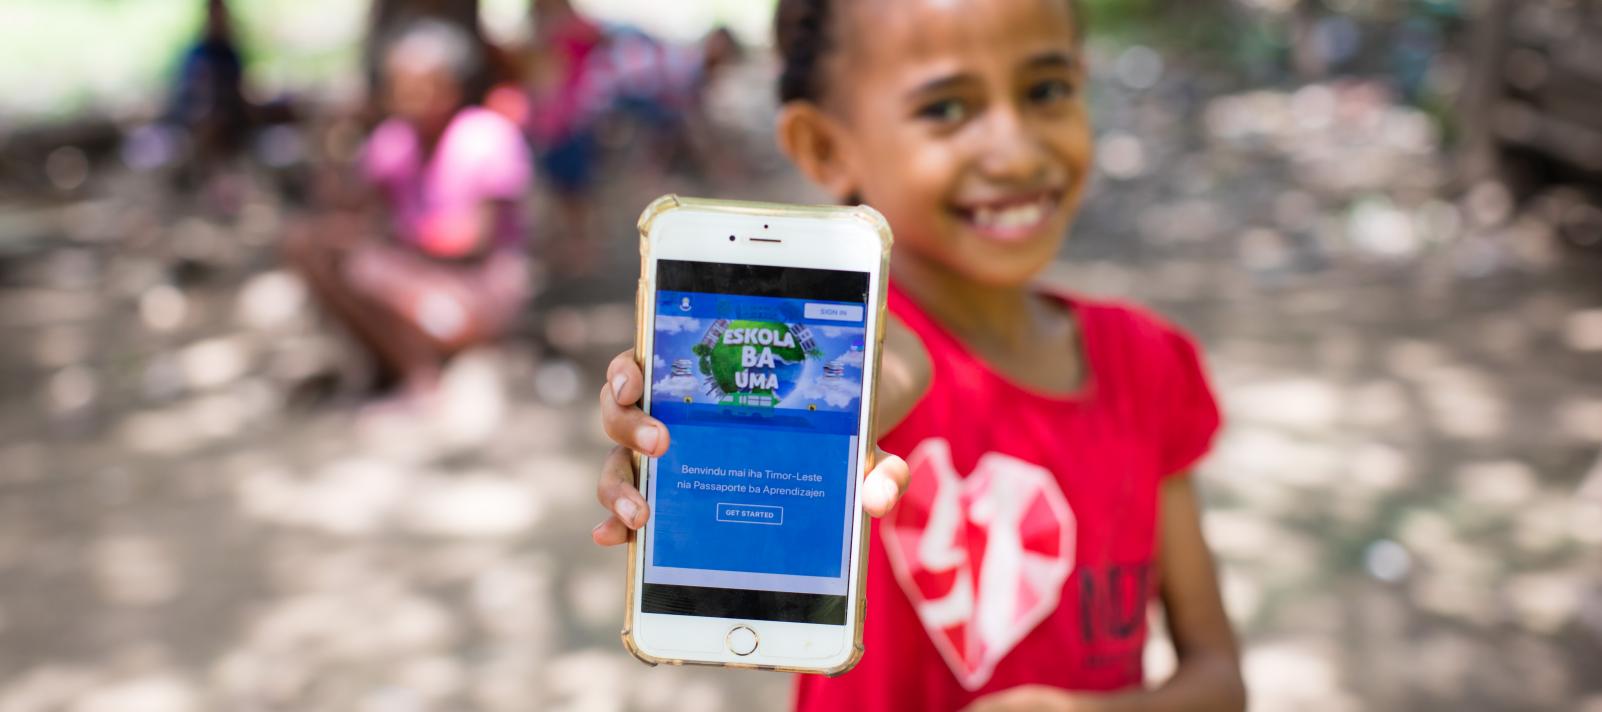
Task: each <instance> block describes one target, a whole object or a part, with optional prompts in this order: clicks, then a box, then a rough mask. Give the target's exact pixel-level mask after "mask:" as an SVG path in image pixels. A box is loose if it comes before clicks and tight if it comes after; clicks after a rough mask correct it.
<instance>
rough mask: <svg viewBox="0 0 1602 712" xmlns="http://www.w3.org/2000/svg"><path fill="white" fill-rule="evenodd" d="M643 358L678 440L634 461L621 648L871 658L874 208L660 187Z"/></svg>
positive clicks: (760, 661)
mask: <svg viewBox="0 0 1602 712" xmlns="http://www.w3.org/2000/svg"><path fill="white" fill-rule="evenodd" d="M639 225H640V255H641V264H640V275H641V277H640V286H639V295H638V302H637V323H638V324H639V326H640V330H639V332H638V334H637V341H636V344H637V345H636V348H635V356H636V358H637V359H638V360H639V363H640V367H641V368H642V369H643V370H644V372H645V378H646V384H647V385H646V391H645V397H644V406H643V407H644V408H645V410H646V411H647V412H648V413H650V414H651V415H652V416H654V417H656V418H657V419H658V420H661V421H662V422H663V423H664V424H666V426H667V428H668V432H669V435H670V443H669V446H668V449H667V451H666V452H665V453H664V454H662V455H661V456H659V457H655V458H646V457H640V458H639V461H638V462H637V463H636V464H637V465H638V472H639V476H640V481H639V483H638V484H639V487H640V492H641V493H642V494H643V495H644V496H645V499H646V501H647V502H648V503H649V504H650V507H651V517H650V519H649V520H648V521H647V523H646V525H645V526H644V527H642V528H641V529H640V530H639V531H638V532H636V533H635V537H634V539H633V541H632V542H631V544H630V547H629V585H628V612H627V615H626V619H625V625H624V630H623V641H624V645H625V646H627V647H628V649H629V651H630V652H632V653H633V654H634V655H635V657H637V658H639V659H641V660H643V661H645V662H648V663H652V664H655V663H670V664H705V665H719V666H726V667H741V668H756V669H770V670H784V671H790V672H812V673H824V674H839V673H842V672H845V671H846V670H849V669H850V668H851V666H853V665H855V664H856V661H857V660H858V659H859V658H860V657H861V655H862V616H863V606H862V602H863V591H864V586H863V578H864V575H865V573H866V563H867V546H866V536H867V532H868V529H867V526H866V524H867V519H866V517H865V516H864V515H863V514H862V506H861V502H860V491H859V490H860V488H859V487H858V485H859V483H860V481H861V478H862V475H863V473H864V472H866V471H867V469H868V468H870V467H871V465H872V455H873V453H874V447H873V445H874V443H873V434H872V432H871V428H872V423H873V409H874V398H873V394H874V390H875V389H874V386H875V379H876V376H877V372H878V364H879V353H880V350H881V345H882V343H883V334H884V303H885V279H886V267H887V265H888V262H889V254H890V242H891V235H890V229H889V226H888V224H887V223H886V222H885V220H884V218H883V217H882V216H880V215H879V213H877V212H875V211H874V210H872V209H871V208H867V207H856V208H845V207H838V206H819V207H809V206H794V205H776V204H762V203H743V202H732V201H715V200H698V199H693V198H680V197H676V196H664V197H662V198H659V199H657V200H656V201H655V202H654V203H652V204H651V206H650V207H648V208H646V210H645V212H644V213H643V214H642V215H641V217H640V223H639Z"/></svg>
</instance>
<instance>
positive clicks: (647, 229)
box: [622, 195, 893, 676]
mask: <svg viewBox="0 0 1602 712" xmlns="http://www.w3.org/2000/svg"><path fill="white" fill-rule="evenodd" d="M674 210H696V211H699V212H723V213H731V214H737V215H761V216H773V217H778V218H797V217H800V218H820V219H830V220H833V219H838V218H840V217H842V216H846V217H850V218H852V219H858V220H862V221H863V222H864V223H866V224H867V225H868V226H870V227H871V228H872V229H873V231H874V233H875V234H877V235H878V236H879V244H880V247H881V257H880V264H879V273H880V275H881V278H880V279H879V280H878V288H877V290H876V292H875V293H874V294H871V295H869V300H870V303H871V304H872V305H873V308H874V309H875V310H877V313H878V319H877V322H876V323H877V324H878V328H877V333H876V334H875V340H876V346H875V348H874V358H873V364H872V368H873V371H874V373H875V374H877V373H878V371H879V364H880V361H881V358H880V357H881V356H882V354H883V351H884V324H885V297H886V294H887V287H886V284H887V283H888V275H889V266H890V247H891V243H892V242H893V238H892V236H891V233H890V224H889V223H888V222H886V221H885V219H884V216H883V215H880V214H879V211H877V210H874V209H873V208H870V207H868V206H866V205H858V206H855V207H848V206H838V205H790V204H785V203H758V202H748V201H736V200H714V199H707V198H685V197H680V196H677V195H664V196H662V197H660V198H657V199H656V200H653V201H651V204H650V205H647V206H646V207H645V210H644V211H643V212H641V213H640V220H639V224H638V226H639V231H640V275H641V278H640V282H639V289H637V290H636V297H635V303H634V323H635V329H636V332H635V340H634V344H635V346H634V360H635V362H636V363H638V364H640V368H641V369H642V370H643V369H644V368H645V359H646V358H648V355H647V354H646V353H645V352H644V345H645V334H644V329H645V325H646V324H647V323H648V319H647V314H646V313H645V309H646V307H647V305H648V304H650V301H648V300H647V299H646V298H645V296H646V294H645V292H646V279H645V277H644V275H645V274H646V270H647V269H649V268H650V261H651V250H652V245H651V226H652V224H653V223H655V222H656V220H657V219H658V218H660V217H661V216H663V215H666V214H667V213H669V212H672V211H674ZM874 382H875V383H877V378H875V380H874ZM873 390H874V392H873V393H868V394H866V397H865V398H864V399H863V406H864V408H863V411H862V417H863V418H866V419H868V422H873V416H874V413H875V412H876V410H877V401H878V393H877V390H878V389H877V388H875V389H873ZM874 452H875V448H873V447H871V446H870V447H869V448H868V459H867V460H866V461H865V462H864V467H863V472H867V471H869V470H871V469H872V468H873V464H874V462H873V457H874ZM645 464H646V463H645V456H643V455H639V454H637V453H636V454H635V458H634V465H635V468H634V469H635V485H636V486H638V485H639V477H640V474H639V473H642V472H644V471H645ZM857 516H858V517H860V518H861V520H860V521H859V522H858V527H859V532H860V534H861V535H860V536H858V537H857V540H858V547H857V555H856V560H857V565H856V569H855V571H853V576H854V580H855V581H856V585H855V587H854V591H853V592H852V595H853V596H854V597H855V600H856V625H855V630H853V632H852V650H853V652H852V655H851V657H850V658H848V659H847V660H846V661H845V662H844V663H843V664H841V665H839V666H838V667H830V668H823V667H804V666H802V667H796V666H781V665H755V664H742V663H732V662H718V661H703V660H691V659H679V658H659V657H656V656H653V655H650V654H648V653H646V652H645V651H643V650H641V649H640V647H639V645H638V644H637V643H636V641H635V639H634V623H635V621H634V591H635V587H636V586H638V585H640V583H641V576H642V574H643V572H642V570H641V567H640V566H638V565H637V564H636V562H637V561H638V551H637V550H636V547H637V546H639V537H638V536H637V535H636V536H631V537H630V538H629V549H628V584H627V587H626V588H625V593H624V614H623V631H622V638H623V645H624V647H626V648H628V651H629V653H630V654H632V655H633V656H634V657H636V658H638V659H639V660H640V661H642V662H644V663H646V664H648V665H707V666H711V667H728V668H736V669H745V670H774V671H778V672H799V673H817V674H823V675H830V676H833V675H839V674H841V673H844V672H846V671H847V670H850V669H851V668H852V667H855V666H856V664H857V661H859V660H861V659H862V653H863V646H862V630H863V629H862V625H863V620H864V612H865V608H866V603H867V595H866V594H867V570H868V536H867V531H868V526H867V515H866V514H862V513H859V514H858V515H857Z"/></svg>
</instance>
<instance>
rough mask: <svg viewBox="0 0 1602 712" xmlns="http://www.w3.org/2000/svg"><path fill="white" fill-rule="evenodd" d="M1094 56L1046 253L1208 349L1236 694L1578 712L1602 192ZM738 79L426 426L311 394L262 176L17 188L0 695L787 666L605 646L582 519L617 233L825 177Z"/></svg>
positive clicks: (585, 679) (1158, 651) (386, 701)
mask: <svg viewBox="0 0 1602 712" xmlns="http://www.w3.org/2000/svg"><path fill="white" fill-rule="evenodd" d="M1106 59H1108V60H1109V61H1105V62H1099V63H1098V64H1099V65H1101V66H1106V67H1109V70H1108V71H1107V73H1106V75H1105V76H1102V77H1100V78H1099V80H1100V82H1101V87H1100V88H1099V89H1098V90H1097V92H1096V96H1095V99H1094V101H1095V103H1096V106H1097V111H1098V114H1099V115H1100V119H1099V125H1100V126H1102V127H1104V128H1102V129H1101V131H1100V132H1099V133H1100V137H1101V140H1100V168H1099V169H1098V175H1097V177H1096V183H1095V188H1094V191H1093V194H1092V195H1091V196H1090V197H1089V198H1088V202H1087V206H1086V208H1085V210H1084V212H1083V216H1082V218H1081V220H1080V221H1079V223H1078V225H1077V226H1076V228H1075V236H1074V238H1073V240H1072V241H1071V243H1070V245H1069V247H1068V248H1067V250H1066V252H1065V254H1064V255H1063V259H1062V260H1061V261H1060V262H1059V263H1057V264H1056V265H1054V266H1053V268H1052V269H1051V271H1050V274H1049V275H1048V279H1050V280H1051V281H1053V282H1056V283H1059V284H1062V285H1066V286H1069V287H1071V288H1074V289H1078V290H1080V291H1084V292H1088V293H1093V294H1100V295H1111V296H1125V297H1129V298H1133V299H1138V300H1141V301H1144V302H1147V303H1150V304H1152V305H1154V306H1156V307H1157V308H1159V309H1160V310H1162V311H1163V312H1165V313H1167V314H1170V315H1171V316H1173V317H1174V318H1175V319H1176V320H1177V321H1179V322H1180V323H1183V324H1185V325H1186V326H1188V327H1189V328H1191V329H1193V330H1194V331H1195V333H1196V334H1197V335H1198V336H1199V337H1200V338H1201V339H1202V340H1203V341H1204V342H1205V344H1206V346H1207V350H1208V354H1209V359H1210V365H1211V367H1212V370H1213V374H1214V378H1215V384H1216V386H1217V388H1218V390H1219V391H1220V392H1221V393H1222V395H1223V399H1224V404H1225V407H1226V410H1227V411H1228V415H1229V421H1230V425H1229V427H1228V430H1227V431H1226V433H1225V434H1224V436H1223V438H1222V440H1221V441H1220V442H1219V444H1218V447H1217V450H1216V452H1215V454H1214V455H1213V456H1212V457H1211V458H1210V459H1209V460H1208V461H1207V463H1206V465H1205V466H1204V467H1203V469H1202V472H1201V478H1202V482H1203V486H1204V487H1205V492H1206V495H1207V499H1208V504H1209V510H1208V514H1207V522H1206V524H1207V531H1208V534H1209V535H1210V537H1211V539H1212V543H1213V546H1214V548H1215V549H1216V550H1217V552H1218V554H1219V556H1220V557H1221V559H1222V561H1223V569H1224V579H1223V580H1224V585H1225V589H1226V591H1225V593H1226V596H1227V598H1228V600H1229V604H1230V608H1231V612H1232V614H1233V616H1234V619H1235V620H1236V622H1237V625H1238V626H1239V628H1240V629H1241V631H1242V632H1243V634H1244V636H1245V639H1246V641H1247V644H1248V649H1247V653H1246V668H1247V675H1248V680H1249V684H1250V686H1251V687H1252V690H1253V699H1254V708H1255V709H1260V710H1283V709H1297V710H1425V709H1441V710H1485V711H1490V710H1523V709H1554V710H1556V709H1565V710H1568V709H1573V710H1583V711H1585V712H1596V711H1597V710H1602V465H1599V464H1597V463H1598V449H1599V447H1602V257H1599V256H1598V254H1597V253H1595V252H1594V251H1593V252H1587V251H1585V250H1580V249H1574V248H1572V247H1569V246H1568V245H1567V244H1566V242H1565V238H1566V237H1567V238H1568V239H1570V240H1572V239H1574V236H1576V235H1578V236H1581V237H1583V236H1585V235H1589V234H1602V227H1598V225H1599V224H1602V212H1598V211H1597V209H1596V208H1595V207H1593V206H1590V205H1588V204H1586V203H1585V202H1584V201H1582V200H1581V199H1580V198H1579V196H1577V195H1575V194H1571V193H1565V192H1563V191H1550V192H1547V193H1545V194H1543V195H1541V196H1539V197H1538V198H1537V199H1536V200H1534V201H1533V202H1531V203H1530V204H1529V205H1528V206H1525V207H1522V208H1518V209H1516V208H1515V206H1514V201H1513V200H1512V196H1510V195H1509V194H1508V192H1507V191H1506V190H1504V189H1502V188H1500V187H1499V186H1497V185H1496V184H1494V183H1482V184H1469V185H1463V184H1461V181H1457V180H1454V176H1453V174H1452V172H1451V169H1450V163H1449V162H1448V161H1447V160H1446V159H1445V158H1444V157H1443V152H1442V150H1441V148H1440V144H1441V141H1440V138H1439V136H1438V131H1437V129H1436V128H1435V125H1434V124H1433V123H1432V122H1431V121H1429V120H1428V119H1426V118H1425V117H1424V116H1423V115H1421V114H1419V113H1417V112H1416V111H1413V110H1411V109H1406V108H1401V107H1397V106H1395V105H1394V104H1393V103H1392V102H1391V101H1390V100H1389V99H1388V98H1387V96H1386V95H1385V93H1384V92H1383V91H1382V90H1379V89H1378V86H1377V85H1375V84H1371V83H1364V82H1348V83H1332V84H1326V85H1313V86H1307V87H1300V88H1293V89H1289V90H1264V91H1256V92H1245V93H1242V92H1238V91H1223V90H1213V89H1208V88H1207V87H1208V86H1209V84H1208V82H1206V81H1204V80H1199V79H1195V78H1191V77H1184V78H1180V77H1171V76H1165V74H1164V72H1162V71H1161V65H1160V63H1159V64H1158V65H1157V66H1156V68H1155V70H1156V71H1155V72H1154V71H1153V66H1152V65H1151V63H1150V61H1149V60H1150V58H1149V57H1144V56H1135V57H1133V58H1128V59H1125V61H1116V60H1118V59H1124V58H1123V57H1108V58H1106ZM752 95H755V94H754V93H752V92H744V93H740V92H736V93H734V95H733V96H732V98H729V99H728V101H729V107H730V111H731V112H737V113H739V112H743V113H740V115H741V116H745V117H747V119H746V120H744V121H743V123H744V125H745V126H747V127H748V128H747V130H746V132H745V133H742V134H739V135H738V136H737V138H740V139H741V141H740V145H744V146H747V147H748V148H747V149H746V150H745V151H744V153H743V155H744V156H745V164H746V165H745V166H744V168H743V169H742V170H743V171H744V172H743V173H742V174H741V175H740V177H739V179H738V180H736V181H729V183H730V184H731V185H730V186H726V187H722V188H717V187H707V186H706V185H705V184H702V183H698V182H695V181H688V180H684V179H679V178H674V177H671V176H670V177H666V178H664V177H662V176H659V175H655V174H650V175H641V173H640V172H639V171H634V170H626V171H625V170H620V169H617V170H612V171H611V172H610V173H609V174H610V175H614V176H615V178H614V179H613V180H610V181H608V183H607V188H606V195H605V196H604V198H603V200H602V201H601V202H602V204H603V205H608V206H617V207H616V208H615V209H611V208H608V210H607V211H606V212H605V214H604V216H603V217H602V220H601V222H602V223H603V224H604V228H603V229H602V230H600V232H601V234H602V235H604V237H603V238H602V240H601V244H602V246H603V253H604V256H603V258H602V259H601V261H600V268H599V269H598V270H592V271H590V272H588V273H585V274H576V273H575V272H574V271H572V270H568V269H564V268H563V266H562V265H560V264H555V265H551V267H552V269H550V270H549V271H548V274H547V277H546V280H545V284H546V287H545V290H544V292H543V294H542V296H541V298H540V300H539V303H538V305H537V309H536V310H535V311H534V314H533V316H531V318H530V319H529V322H528V324H527V326H526V328H525V329H523V331H522V333H521V334H520V336H519V338H517V339H515V340H514V341H512V342H511V343H509V344H508V345H506V346H505V347H503V348H501V349H498V350H496V351H493V352H485V353H479V354H474V355H472V356H471V357H470V358H467V359H464V360H463V361H462V362H460V363H458V364H457V365H456V366H455V367H453V369H452V371H451V373H450V374H449V378H448V387H447V390H448V392H449V393H450V394H451V396H450V399H449V401H448V406H447V412H448V413H449V414H450V415H449V417H446V418H443V419H438V420H429V421H426V422H420V421H416V420H411V419H408V418H405V417H401V416H394V415H383V414H374V413H372V412H371V409H365V410H364V407H363V402H362V399H361V398H360V397H359V396H358V395H357V394H355V393H353V392H351V390H350V389H348V388H343V387H340V386H338V385H337V383H340V382H347V383H348V382H351V381H353V380H355V381H359V380H360V378H361V376H362V369H361V368H360V366H359V364H356V363H355V362H354V361H353V360H352V359H351V358H350V350H349V347H348V344H347V343H346V342H345V341H344V340H343V339H342V337H340V335H339V334H337V333H336V332H334V331H332V330H331V329H330V327H329V326H328V325H327V324H326V323H325V322H324V321H322V320H320V319H319V318H317V317H316V316H315V314H314V310H313V309H312V308H311V307H310V305H309V304H308V301H307V296H306V294H305V292H304V288H303V287H302V286H301V285H300V284H299V283H298V282H296V281H295V280H294V279H293V278H292V277H291V276H289V275H288V274H287V273H285V272H283V271H282V270H281V268H280V266H279V264H278V261H277V258H276V256H275V252H274V249H273V245H274V243H275V242H276V240H277V239H278V236H279V235H281V234H282V231H283V229H284V225H285V223H286V221H289V220H292V219H293V217H294V214H293V211H292V210H291V209H289V208H287V207H286V206H285V205H283V204H282V202H281V201H280V200H279V199H278V198H277V197H275V196H276V194H275V193H274V192H273V191H271V190H267V189H266V186H265V185H264V184H259V183H258V182H253V181H250V180H245V181H243V183H242V186H243V187H241V188H239V189H238V194H239V195H240V196H242V197H241V198H240V199H239V201H238V208H237V209H236V210H233V211H231V215H230V216H229V217H226V218H222V217H218V216H216V215H215V214H212V212H211V211H208V210H205V209H203V205H204V202H205V201H203V200H193V199H186V198H182V197H179V196H176V195H174V194H173V193H172V192H171V191H169V190H167V189H166V188H165V187H164V185H165V184H164V183H163V182H161V181H158V180H155V179H154V178H152V176H150V175H149V174H142V173H138V172H135V171H132V170H127V169H116V168H113V169H106V170H102V171H97V172H96V174H95V175H94V176H93V178H92V181H93V190H90V191H87V192H86V193H85V194H84V195H83V196H81V197H80V198H78V199H74V200H71V201H50V202H45V201H34V202H30V203H27V204H19V205H12V206H7V207H6V208H5V210H4V211H3V212H0V240H3V241H5V242H4V245H3V246H0V247H3V248H4V257H3V261H0V325H3V328H4V332H3V333H4V334H5V337H6V338H5V339H4V341H3V342H0V399H3V401H0V712H23V711H35V710H37V711H41V712H42V711H45V710H71V711H72V712H110V711H115V712H124V711H129V710H150V711H152V712H155V711H163V712H165V711H173V712H190V711H200V710H251V711H257V710H260V711H268V710H285V711H291V710H293V711H294V712H315V711H321V710H327V711H330V712H335V711H337V712H345V711H349V710H360V711H363V712H368V711H371V712H412V711H419V712H421V711H424V710H486V711H488V710H530V709H553V710H698V711H699V710H718V709H726V710H734V709H773V708H780V707H782V706H783V705H784V704H785V700H786V694H787V690H788V684H789V681H788V679H787V678H786V677H784V676H780V675H772V674H763V673H736V672H721V671H707V670H681V669H648V668H645V667H643V666H641V665H639V664H638V663H636V662H634V661H633V660H632V659H630V658H629V657H628V656H627V654H626V653H625V652H624V651H623V649H622V647H621V645H620V644H619V643H618V640H617V631H618V628H619V624H620V617H621V612H622V601H621V597H622V583H623V568H622V567H623V559H622V554H621V552H619V551H603V550H599V549H596V548H595V547H593V546H592V545H591V544H590V543H589V540H588V532H589V528H590V526H591V525H592V524H593V523H594V522H595V521H596V520H597V518H598V517H599V515H600V510H599V509H598V508H597V507H596V506H595V504H594V503H593V496H592V494H591V493H592V483H593V477H594V471H595V466H596V464H597V463H598V462H599V460H600V457H601V454H602V453H603V452H604V449H605V442H604V439H603V437H602V436H601V434H600V433H599V431H598V429H597V427H596V416H595V413H594V406H593V405H592V403H591V400H592V398H593V393H594V392H595V391H596V390H597V389H598V387H599V384H600V380H601V370H602V368H603V367H604V364H605V361H606V359H607V358H609V357H610V356H611V355H612V354H615V353H616V352H618V351H620V350H622V349H623V348H625V347H627V346H628V345H629V342H630V340H631V338H632V333H633V331H632V313H631V300H632V291H631V290H632V284H633V280H634V279H635V276H636V274H635V273H636V271H637V261H636V257H635V255H636V253H635V245H636V243H635V242H634V238H633V235H632V231H631V226H632V220H633V217H634V215H635V214H637V212H638V210H639V208H640V207H641V206H643V205H644V204H645V202H646V201H647V200H648V199H649V198H650V197H652V196H653V195H655V194H656V193H660V192H663V191H664V190H669V189H677V190H682V191H685V192H691V193H695V192H707V191H715V192H719V193H721V194H723V195H728V196H731V197H756V198H765V199H792V200H793V199H796V196H797V195H801V194H804V195H805V196H806V197H807V198H808V199H811V198H814V197H815V196H814V195H812V194H810V193H806V192H805V190H804V189H802V188H800V187H799V186H798V185H797V183H796V180H795V178H794V177H793V176H792V175H790V174H789V173H787V172H785V171H783V170H782V169H780V168H778V167H777V165H778V163H777V161H776V159H775V157H774V156H773V155H772V154H771V151H770V150H767V149H765V148H761V147H763V146H765V142H764V141H762V140H761V139H760V138H759V137H760V128H757V129H751V128H749V127H750V126H756V127H760V126H761V125H762V109H761V108H760V107H761V106H762V105H763V104H764V103H765V101H766V96H767V95H766V94H765V93H761V94H760V97H761V98H762V102H756V101H744V103H742V97H744V98H746V99H748V98H749V96H752ZM628 161H629V159H628V158H627V154H625V156H624V157H622V158H619V159H618V161H617V163H618V164H619V165H620V166H621V165H629V162H628ZM535 207H536V209H537V211H540V214H542V215H549V214H550V211H549V210H548V208H547V206H543V205H536V206H535ZM542 224H543V223H542ZM1592 231H1599V232H1598V233H1593V232H1592ZM327 374H333V375H337V376H340V379H334V378H331V377H328V376H327ZM1149 663H1150V664H1149V667H1150V669H1151V671H1152V675H1153V676H1154V677H1160V676H1161V675H1162V674H1163V672H1164V671H1165V670H1167V669H1169V668H1170V667H1171V665H1172V655H1171V654H1169V653H1167V652H1166V647H1164V646H1162V645H1154V646H1153V647H1152V649H1151V653H1150V656H1149Z"/></svg>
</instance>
